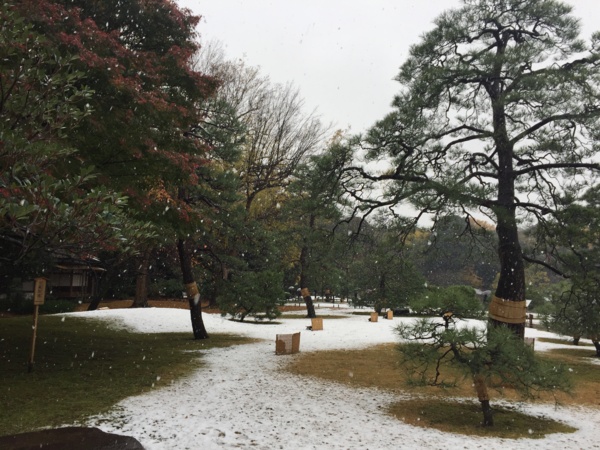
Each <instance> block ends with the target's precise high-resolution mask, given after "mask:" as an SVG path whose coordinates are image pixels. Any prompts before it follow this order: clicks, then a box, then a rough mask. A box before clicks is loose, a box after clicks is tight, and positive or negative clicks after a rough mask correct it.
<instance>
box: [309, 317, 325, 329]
mask: <svg viewBox="0 0 600 450" xmlns="http://www.w3.org/2000/svg"><path fill="white" fill-rule="evenodd" d="M310 320H311V325H312V328H311V330H313V331H319V330H322V329H323V318H322V317H314V318H312V319H310Z"/></svg>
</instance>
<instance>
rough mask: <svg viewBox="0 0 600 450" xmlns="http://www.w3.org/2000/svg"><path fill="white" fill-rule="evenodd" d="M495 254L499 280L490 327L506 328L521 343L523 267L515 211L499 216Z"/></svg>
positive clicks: (502, 212) (524, 315)
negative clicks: (497, 255)
mask: <svg viewBox="0 0 600 450" xmlns="http://www.w3.org/2000/svg"><path fill="white" fill-rule="evenodd" d="M496 232H497V234H498V254H499V257H500V279H499V280H498V286H497V288H496V293H495V295H494V296H493V297H492V301H491V302H490V307H489V321H490V324H491V325H492V326H498V325H502V326H506V327H508V328H510V329H511V330H513V332H514V333H515V334H516V335H517V336H519V337H520V338H521V339H523V338H524V337H525V322H526V307H525V265H524V262H523V254H522V252H521V245H520V244H519V237H518V229H517V222H516V218H515V210H514V208H512V209H511V208H506V209H504V210H500V211H499V212H498V225H497V228H496Z"/></svg>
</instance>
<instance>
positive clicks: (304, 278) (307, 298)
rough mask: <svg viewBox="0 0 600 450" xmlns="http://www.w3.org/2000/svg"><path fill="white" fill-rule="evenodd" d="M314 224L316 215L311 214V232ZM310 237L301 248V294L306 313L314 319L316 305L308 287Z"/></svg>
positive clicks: (306, 238) (305, 239)
mask: <svg viewBox="0 0 600 450" xmlns="http://www.w3.org/2000/svg"><path fill="white" fill-rule="evenodd" d="M314 226H315V216H314V215H313V214H311V215H310V219H309V229H310V231H311V232H312V230H313V228H314ZM309 239H310V238H309V237H305V238H304V245H303V246H302V249H301V250H300V295H302V298H303V299H304V303H305V304H306V315H307V317H309V318H311V319H312V318H315V317H317V313H316V312H315V305H314V304H313V300H312V297H311V295H310V290H309V289H308V281H309V280H308V268H309V267H310V247H309Z"/></svg>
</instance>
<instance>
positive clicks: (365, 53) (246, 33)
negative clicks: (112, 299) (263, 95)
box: [177, 0, 600, 133]
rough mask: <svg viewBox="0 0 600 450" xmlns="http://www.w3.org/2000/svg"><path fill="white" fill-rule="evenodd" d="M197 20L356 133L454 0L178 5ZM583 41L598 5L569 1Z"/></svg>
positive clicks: (381, 110)
mask: <svg viewBox="0 0 600 450" xmlns="http://www.w3.org/2000/svg"><path fill="white" fill-rule="evenodd" d="M177 3H178V4H179V5H180V6H183V7H187V8H189V9H191V10H192V11H193V12H194V13H195V14H197V15H201V16H202V17H203V19H202V22H201V23H200V27H199V31H200V34H201V36H202V40H203V41H206V42H208V41H212V40H218V41H220V42H221V43H222V44H223V46H224V48H225V51H226V54H227V57H228V58H231V59H233V58H242V59H244V60H245V61H246V63H247V64H249V65H251V66H258V67H260V68H261V73H262V74H263V75H268V76H269V77H270V78H271V80H272V81H273V82H277V83H287V82H292V83H293V84H294V85H295V86H297V87H298V88H299V89H300V92H301V95H302V97H303V98H304V99H305V103H306V108H307V111H312V110H313V109H316V111H317V113H318V114H319V115H320V116H321V117H322V119H323V121H324V122H325V123H334V124H335V125H336V128H342V129H345V128H348V127H351V130H352V132H355V133H357V132H361V131H364V130H365V129H366V128H368V127H369V126H371V125H372V124H373V123H374V122H375V121H377V120H379V119H381V118H383V116H384V115H385V114H386V113H387V112H388V111H389V110H390V107H389V105H390V103H391V101H392V99H393V96H394V94H395V93H397V91H398V87H399V86H398V83H397V82H395V81H393V78H394V77H395V76H396V75H397V73H398V70H399V68H400V66H401V65H402V63H403V62H404V61H405V60H406V58H407V56H408V50H409V46H410V45H411V44H415V43H417V42H418V41H419V38H420V36H421V34H423V32H425V31H427V30H429V29H431V28H432V27H433V20H434V19H435V18H436V17H437V16H438V15H439V14H440V13H441V12H442V11H443V10H445V9H448V8H453V7H456V6H458V5H460V1H459V0H368V1H367V0H362V1H359V0H279V1H277V0H177ZM567 3H569V4H571V5H573V6H574V8H575V9H574V15H575V16H576V17H578V18H580V19H581V21H582V26H583V35H584V36H585V37H586V38H587V37H589V36H590V35H591V33H592V32H593V31H595V30H600V23H599V24H597V25H596V24H595V23H594V22H595V19H596V18H598V17H600V2H599V1H598V0H568V1H567Z"/></svg>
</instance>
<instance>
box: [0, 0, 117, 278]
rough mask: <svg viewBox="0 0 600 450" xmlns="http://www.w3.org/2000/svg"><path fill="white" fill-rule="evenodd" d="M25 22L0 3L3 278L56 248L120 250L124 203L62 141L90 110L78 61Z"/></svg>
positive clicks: (88, 92) (0, 266) (0, 241)
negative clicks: (101, 184) (99, 182)
mask: <svg viewBox="0 0 600 450" xmlns="http://www.w3.org/2000/svg"><path fill="white" fill-rule="evenodd" d="M26 17H27V18H28V17H29V16H28V15H27V14H25V15H22V16H21V15H19V13H18V12H17V10H16V9H14V8H13V7H12V6H11V5H9V4H7V3H2V4H1V5H0V18H1V22H2V33H0V73H2V77H1V78H0V90H1V91H2V92H3V96H2V101H1V102H0V154H2V159H1V160H0V277H2V278H9V277H11V276H14V272H15V271H22V270H26V268H27V266H28V265H38V266H39V265H40V264H39V262H40V261H42V260H43V259H45V258H46V257H47V256H48V254H51V253H53V252H55V251H57V250H60V251H68V252H71V253H72V254H77V253H85V252H89V251H91V249H92V248H97V247H98V245H99V243H100V244H102V245H104V246H113V247H115V248H116V247H120V246H121V245H122V244H123V241H124V234H125V233H124V232H123V228H124V227H123V223H124V213H123V208H124V206H125V203H126V198H125V197H124V196H123V195H120V194H118V193H116V192H115V191H114V190H111V189H108V188H105V187H103V186H100V185H98V183H97V179H96V173H95V171H94V169H93V167H90V166H88V165H86V164H85V163H83V162H82V161H81V154H80V153H79V152H78V151H77V149H76V148H74V146H73V145H72V143H71V142H69V141H68V140H67V138H66V136H67V130H69V131H70V130H76V129H77V128H78V127H79V126H80V125H81V124H82V122H83V121H84V120H86V118H87V117H89V116H90V114H91V113H92V111H91V108H90V105H89V102H90V101H91V99H92V96H93V92H92V90H91V89H90V88H89V87H87V86H86V85H85V81H84V80H85V74H84V73H83V72H82V71H80V70H78V69H77V64H78V58H77V57H75V56H73V55H71V54H64V53H63V52H61V51H60V50H59V49H57V48H56V47H55V46H54V45H53V44H52V43H51V41H50V40H49V39H47V38H46V37H45V36H43V35H42V34H40V33H38V32H36V30H35V28H34V27H33V26H32V25H31V24H30V23H28V21H27V20H26ZM123 247H124V245H123ZM11 269H14V270H11ZM2 284H3V285H6V280H3V281H2Z"/></svg>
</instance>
